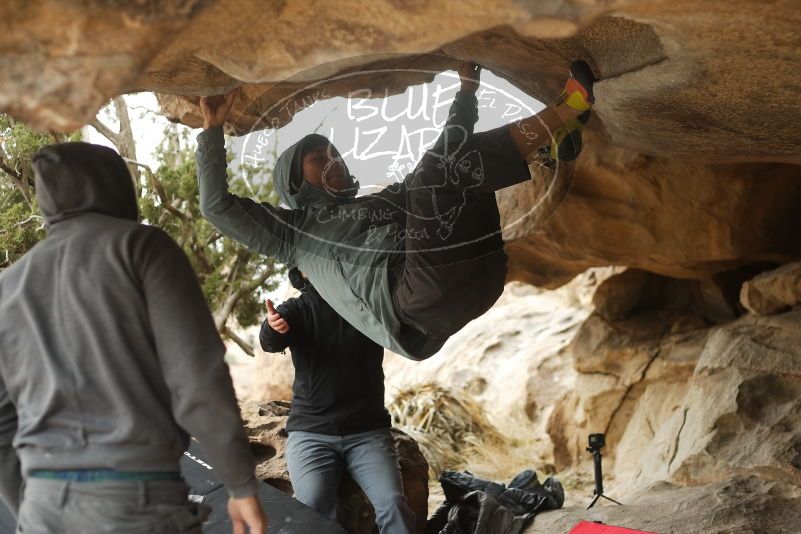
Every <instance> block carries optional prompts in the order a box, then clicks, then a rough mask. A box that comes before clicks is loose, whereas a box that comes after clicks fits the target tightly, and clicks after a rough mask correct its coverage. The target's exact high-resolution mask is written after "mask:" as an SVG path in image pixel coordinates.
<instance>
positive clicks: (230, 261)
mask: <svg viewBox="0 0 801 534" xmlns="http://www.w3.org/2000/svg"><path fill="white" fill-rule="evenodd" d="M188 135H189V130H187V129H186V128H180V129H179V128H178V127H176V126H175V125H170V126H168V127H167V128H166V130H165V132H164V141H163V143H162V145H161V147H160V148H159V150H158V151H157V160H158V163H159V166H158V168H157V169H156V170H155V171H152V170H150V169H146V171H145V172H144V173H143V182H144V183H143V186H142V198H140V200H139V206H140V210H141V213H142V217H143V220H144V221H145V222H148V223H150V224H155V225H157V226H159V227H161V228H163V229H164V230H165V231H166V232H167V233H168V234H170V236H172V237H173V239H175V240H176V241H177V242H178V243H179V244H180V245H181V246H182V247H183V249H184V251H185V252H186V254H187V256H188V257H189V259H190V261H191V262H192V266H193V267H194V269H195V272H196V273H197V275H198V279H199V280H200V284H201V287H202V288H203V292H204V294H205V295H206V299H207V301H208V302H209V305H210V307H211V309H212V310H214V311H215V314H216V315H218V316H219V315H226V314H227V313H228V312H230V314H231V315H233V316H234V318H235V319H236V322H237V323H238V324H239V325H240V326H250V325H253V324H257V323H258V322H259V321H260V320H261V319H262V317H263V315H264V299H265V298H266V297H265V293H266V292H267V291H271V290H273V289H275V287H276V286H277V283H278V282H277V279H276V278H277V275H279V274H281V273H282V272H283V266H280V265H278V264H276V263H275V262H274V261H273V260H272V259H271V258H266V257H263V256H260V255H258V254H255V253H253V252H250V251H249V250H247V249H246V248H245V247H243V246H241V245H239V244H238V243H236V242H234V241H232V240H230V239H225V238H223V237H222V236H221V235H220V233H219V232H218V231H217V230H216V229H215V228H214V227H213V226H211V224H209V223H208V222H207V221H206V220H205V219H204V218H203V216H202V215H201V213H200V194H199V191H198V185H197V177H196V172H195V158H194V147H192V146H191V145H190V143H189V139H188ZM232 158H233V156H232V155H231V154H230V153H229V156H228V159H229V163H231V160H232ZM271 172H272V171H271V170H264V169H257V168H241V167H240V168H237V170H236V172H232V171H230V170H229V188H230V190H231V191H232V192H234V193H237V194H240V195H243V196H248V197H250V198H254V199H256V200H259V201H262V202H277V195H276V194H275V191H274V190H273V187H272V180H271V179H270V174H271ZM167 206H169V208H168V207H167ZM231 303H235V305H234V306H231V305H230V304H231ZM223 332H224V333H225V329H223Z"/></svg>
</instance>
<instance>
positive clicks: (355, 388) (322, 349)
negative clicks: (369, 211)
mask: <svg viewBox="0 0 801 534" xmlns="http://www.w3.org/2000/svg"><path fill="white" fill-rule="evenodd" d="M289 278H290V281H291V282H292V285H293V286H294V287H295V288H296V289H298V290H299V291H300V292H301V295H300V296H299V297H297V298H291V299H288V300H287V301H285V302H284V303H283V304H281V305H279V306H278V308H274V307H273V304H272V302H271V301H270V300H268V301H267V310H268V311H267V319H266V320H265V321H264V323H263V324H262V327H261V332H260V334H259V339H260V341H261V346H262V349H264V350H265V351H266V352H282V351H284V350H285V349H286V348H287V347H289V350H290V352H291V354H292V363H293V365H294V366H295V381H294V383H293V384H292V404H291V409H290V412H289V420H288V421H287V427H286V429H287V432H289V438H288V439H287V444H286V459H287V467H288V469H289V478H290V481H291V482H292V488H293V489H294V491H295V497H296V498H297V499H298V500H299V501H301V502H302V503H304V504H306V505H307V506H309V507H311V508H314V509H315V510H317V511H318V512H319V513H320V514H322V515H324V516H326V517H328V518H329V519H331V520H333V521H336V520H337V489H338V487H339V482H340V480H341V478H342V474H343V472H345V471H347V472H348V473H350V475H351V477H352V478H353V480H355V481H356V483H357V484H358V485H359V486H360V487H361V488H362V490H363V491H364V493H365V494H366V495H367V497H368V498H369V499H370V502H371V503H372V504H373V508H374V509H375V516H376V523H377V524H378V528H379V531H380V532H381V534H412V533H414V532H415V517H414V513H413V512H412V510H411V509H410V508H409V504H408V502H407V500H406V496H405V495H404V493H403V481H402V480H401V475H400V467H399V465H398V456H397V452H396V451H395V444H394V440H393V438H392V434H391V433H390V426H391V419H390V415H389V412H387V409H386V408H385V407H384V371H383V369H382V361H383V359H384V349H383V348H382V347H381V346H380V345H378V344H376V343H374V342H373V341H371V340H370V339H369V338H367V337H366V336H365V335H364V334H362V333H361V332H359V331H358V330H356V329H355V328H354V327H352V326H351V325H350V324H348V322H347V321H345V320H344V319H343V318H342V317H341V316H339V315H338V314H337V312H335V311H334V310H333V308H331V306H329V305H328V304H327V303H326V302H325V300H323V299H322V297H320V294H319V293H318V292H317V291H316V290H315V288H314V287H313V286H312V285H311V283H310V282H309V281H308V280H307V279H306V278H304V276H303V274H302V273H301V272H300V271H299V270H298V269H296V268H294V269H291V270H290V272H289Z"/></svg>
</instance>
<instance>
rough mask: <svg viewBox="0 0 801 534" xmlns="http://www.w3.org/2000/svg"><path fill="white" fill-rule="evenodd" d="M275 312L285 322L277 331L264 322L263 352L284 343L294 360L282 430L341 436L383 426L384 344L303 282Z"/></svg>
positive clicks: (385, 414) (385, 421) (387, 421)
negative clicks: (282, 329)
mask: <svg viewBox="0 0 801 534" xmlns="http://www.w3.org/2000/svg"><path fill="white" fill-rule="evenodd" d="M276 311H277V312H278V313H280V314H281V316H282V317H283V318H284V319H285V320H286V322H287V323H288V324H289V331H288V332H287V333H286V334H279V333H278V332H276V331H275V330H273V329H272V328H270V326H269V325H268V324H267V321H264V324H262V327H261V333H260V335H259V339H260V340H261V346H262V348H263V349H264V350H265V351H267V352H281V351H283V350H284V349H286V348H287V347H289V349H290V351H291V353H292V363H293V364H294V365H295V381H294V383H293V384H292V408H291V410H290V412H289V421H288V422H287V431H290V432H291V431H293V430H302V431H306V432H317V433H320V434H329V435H334V436H342V435H347V434H357V433H359V432H367V431H368V430H375V429H378V428H389V426H390V424H391V421H390V416H389V412H387V410H386V408H385V407H384V371H383V368H382V362H383V359H384V349H383V347H381V346H380V345H378V344H376V343H374V342H373V341H371V340H370V339H369V338H368V337H366V336H365V335H364V334H362V333H361V332H359V331H358V330H357V329H355V328H353V326H351V325H350V324H348V322H347V321H345V319H343V318H342V317H341V316H340V315H339V314H337V312H335V311H334V310H333V308H331V306H329V305H328V304H327V303H326V302H325V301H324V300H323V299H322V297H320V295H319V293H317V291H316V290H315V289H314V287H312V286H311V284H307V285H306V288H305V289H304V290H303V292H302V294H301V296H300V297H297V298H292V299H288V300H287V301H285V302H284V303H283V304H281V305H279V306H278V307H277V308H276Z"/></svg>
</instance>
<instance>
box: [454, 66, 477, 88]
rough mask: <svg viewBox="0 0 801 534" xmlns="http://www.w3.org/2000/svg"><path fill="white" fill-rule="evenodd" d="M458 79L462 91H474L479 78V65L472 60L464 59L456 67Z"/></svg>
mask: <svg viewBox="0 0 801 534" xmlns="http://www.w3.org/2000/svg"><path fill="white" fill-rule="evenodd" d="M457 72H458V73H459V79H461V80H462V91H470V92H471V93H475V92H476V91H477V90H478V86H479V85H480V79H481V67H480V66H479V65H478V64H476V63H473V62H472V61H464V62H462V64H461V65H459V68H458V69H457Z"/></svg>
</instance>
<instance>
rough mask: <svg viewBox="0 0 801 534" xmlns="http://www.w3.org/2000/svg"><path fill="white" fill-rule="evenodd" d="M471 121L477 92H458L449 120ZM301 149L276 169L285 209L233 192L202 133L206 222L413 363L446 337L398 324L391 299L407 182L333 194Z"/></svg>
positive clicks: (217, 135)
mask: <svg viewBox="0 0 801 534" xmlns="http://www.w3.org/2000/svg"><path fill="white" fill-rule="evenodd" d="M477 120H478V106H477V100H476V96H475V95H474V94H473V93H471V92H469V91H459V92H457V93H456V96H455V99H454V102H453V104H452V105H451V108H450V110H449V112H448V120H447V123H446V124H447V125H451V124H460V125H462V126H464V127H466V128H468V129H469V131H472V130H473V126H474V125H475V123H476V121H477ZM302 143H303V140H301V141H300V142H298V143H296V144H295V145H293V146H292V147H290V148H288V149H287V150H285V151H284V152H283V153H282V154H281V156H280V157H279V158H278V161H277V162H276V165H275V168H274V170H273V176H274V186H275V190H276V192H277V193H278V195H279V197H280V198H281V200H282V201H283V203H284V204H286V205H287V206H288V207H289V208H288V209H286V208H281V207H276V206H272V205H270V204H266V203H258V202H255V201H254V200H252V199H248V198H242V197H239V196H237V195H234V194H232V193H231V192H230V191H229V190H228V184H227V177H226V169H227V163H226V157H225V156H226V151H225V144H224V137H223V130H222V127H212V128H209V129H208V130H205V131H203V132H201V133H200V134H199V135H198V148H197V154H196V161H197V175H198V182H199V186H200V206H201V212H202V213H203V216H204V217H206V219H208V221H209V222H210V223H211V224H212V225H214V226H215V227H216V228H217V229H218V230H220V232H222V234H223V235H225V236H226V237H228V238H231V239H234V240H236V241H239V242H240V243H242V244H244V245H245V246H247V247H248V248H249V249H251V250H253V251H256V252H258V253H260V254H264V255H266V256H271V257H274V258H276V259H277V260H278V261H279V262H281V263H284V264H286V265H290V266H292V265H294V266H297V267H298V268H299V269H300V270H301V271H303V273H304V274H305V275H306V276H307V277H308V278H309V279H310V280H311V282H312V284H313V285H314V287H315V288H317V290H318V292H319V293H320V295H322V297H323V298H324V299H325V300H326V301H327V302H328V303H329V304H330V305H331V307H332V308H334V310H336V311H337V313H339V314H340V315H341V316H342V317H344V318H345V320H347V321H348V322H349V323H350V324H352V325H353V326H355V327H356V328H357V329H359V330H360V331H361V332H362V333H364V334H365V335H366V336H367V337H369V338H370V339H372V340H373V341H375V342H376V343H378V344H380V345H382V346H384V347H386V348H388V349H390V350H392V351H393V352H396V353H398V354H402V355H403V356H406V357H408V358H411V359H423V358H427V357H429V356H431V355H432V354H434V353H435V352H437V351H438V350H439V349H440V348H441V347H442V345H443V344H444V343H445V341H446V339H441V338H432V337H429V336H426V335H425V334H423V333H422V332H419V331H417V330H415V329H413V328H411V327H409V326H407V325H404V324H402V323H401V322H400V321H399V319H398V315H397V313H396V311H395V308H394V305H393V301H392V294H391V287H392V276H393V272H398V269H402V265H403V261H404V252H405V238H404V234H405V229H406V210H405V206H406V184H405V182H404V183H396V184H393V185H391V186H389V187H387V188H386V189H384V190H383V191H381V192H379V193H376V194H372V195H366V196H361V197H349V198H343V197H337V196H333V195H332V194H330V193H328V192H326V191H324V190H322V189H319V188H316V187H314V186H311V185H310V184H308V183H307V182H305V181H303V179H302V176H301V165H300V153H299V151H300V150H301V146H302ZM356 189H358V187H356V188H354V191H353V194H354V195H355V191H356Z"/></svg>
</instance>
